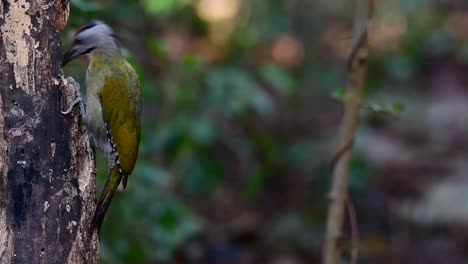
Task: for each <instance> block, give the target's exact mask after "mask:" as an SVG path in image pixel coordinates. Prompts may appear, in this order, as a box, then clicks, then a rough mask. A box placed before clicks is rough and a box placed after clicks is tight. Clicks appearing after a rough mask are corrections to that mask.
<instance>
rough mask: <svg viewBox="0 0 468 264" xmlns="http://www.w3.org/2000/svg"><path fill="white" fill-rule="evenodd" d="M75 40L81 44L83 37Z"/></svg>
mask: <svg viewBox="0 0 468 264" xmlns="http://www.w3.org/2000/svg"><path fill="white" fill-rule="evenodd" d="M74 42H75V43H74V44H75V45H76V44H81V43H82V42H83V38H76V39H75V41H74Z"/></svg>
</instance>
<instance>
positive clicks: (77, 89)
mask: <svg viewBox="0 0 468 264" xmlns="http://www.w3.org/2000/svg"><path fill="white" fill-rule="evenodd" d="M67 80H68V81H70V82H71V85H73V87H74V88H75V92H76V99H75V100H74V101H73V102H72V103H71V105H70V107H68V109H67V110H65V111H60V112H61V113H62V114H63V115H68V114H70V113H71V111H72V110H73V108H74V107H75V105H77V104H79V105H80V111H81V114H82V115H84V114H85V106H84V104H83V99H82V97H81V90H80V85H79V84H78V83H77V82H76V81H75V80H73V78H71V77H68V78H67Z"/></svg>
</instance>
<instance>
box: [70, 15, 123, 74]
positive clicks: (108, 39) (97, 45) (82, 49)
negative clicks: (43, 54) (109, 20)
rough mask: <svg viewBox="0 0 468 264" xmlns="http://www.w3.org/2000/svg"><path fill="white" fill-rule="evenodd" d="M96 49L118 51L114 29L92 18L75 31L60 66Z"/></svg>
mask: <svg viewBox="0 0 468 264" xmlns="http://www.w3.org/2000/svg"><path fill="white" fill-rule="evenodd" d="M96 51H103V52H106V51H109V52H113V51H116V52H119V44H118V41H117V38H116V36H115V34H114V31H113V30H112V28H111V27H109V26H108V25H106V24H105V23H104V22H102V21H100V20H92V21H91V22H89V23H88V24H86V25H84V26H82V27H80V28H79V29H78V30H77V31H76V33H75V36H74V37H73V44H72V47H71V48H70V50H69V51H67V52H66V53H65V55H64V56H63V62H62V67H63V66H65V65H66V64H67V63H68V62H70V61H72V60H73V59H75V58H77V57H79V56H81V55H89V54H92V53H93V52H96Z"/></svg>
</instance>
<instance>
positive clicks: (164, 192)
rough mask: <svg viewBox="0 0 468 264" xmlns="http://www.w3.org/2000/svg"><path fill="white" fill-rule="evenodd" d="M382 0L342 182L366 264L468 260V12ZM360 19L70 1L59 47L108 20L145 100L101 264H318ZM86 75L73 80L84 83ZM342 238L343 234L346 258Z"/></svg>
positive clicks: (300, 3) (318, 0)
mask: <svg viewBox="0 0 468 264" xmlns="http://www.w3.org/2000/svg"><path fill="white" fill-rule="evenodd" d="M376 2H377V12H376V19H375V21H374V26H373V29H372V31H371V34H370V45H371V53H370V62H369V72H368V78H367V83H366V105H365V106H364V107H363V109H362V117H363V123H362V125H361V128H360V130H359V131H358V135H357V141H356V145H355V151H354V158H353V161H352V164H351V178H350V186H349V190H350V194H351V197H352V199H353V203H354V206H355V207H356V213H357V219H358V224H359V238H360V246H359V249H360V255H359V263H424V264H427V263H467V261H468V175H467V174H468V163H467V161H468V155H467V154H468V94H467V91H468V90H467V85H468V44H467V43H468V42H467V41H468V3H467V2H466V1H463V0H411V1H409V0H377V1H376ZM354 5H355V2H354V1H348V0H313V1H311V0H138V1H130V0H129V1H117V0H100V1H91V0H72V1H71V15H70V20H69V23H68V27H67V30H66V31H65V32H64V33H63V42H64V49H66V48H67V47H69V45H70V42H71V38H72V36H73V33H74V31H75V30H76V29H77V28H78V27H79V26H80V25H82V24H85V23H87V22H88V21H89V20H90V19H92V18H99V19H101V20H104V21H105V22H107V23H108V24H110V25H111V26H112V27H113V28H114V29H115V31H116V33H117V35H118V36H119V37H120V40H121V42H122V43H123V46H124V47H125V49H124V51H123V52H124V54H125V56H127V57H128V59H129V61H130V62H131V63H132V65H134V67H135V68H136V69H137V72H138V74H139V76H140V79H141V82H142V85H143V93H144V100H145V103H144V111H143V131H142V133H143V134H142V141H141V148H140V154H139V160H138V162H137V165H136V169H135V171H134V173H133V175H132V176H131V178H130V180H129V186H128V189H127V191H126V192H124V193H119V194H117V196H116V197H115V198H114V202H113V204H112V206H111V208H110V211H109V213H108V217H107V219H106V221H105V222H104V226H103V230H102V239H101V255H102V263H113V264H119V263H174V264H177V263H187V264H190V263H203V264H221V263H222V264H225V263H226V264H231V263H232V264H250V263H255V264H263V263H266V264H270V263H271V264H301V263H319V261H320V255H321V246H322V241H323V235H324V227H325V220H326V219H325V218H326V213H327V205H328V200H327V192H328V190H329V186H330V160H331V159H332V157H333V154H334V153H335V151H336V148H335V142H336V137H337V131H338V128H339V122H340V117H341V114H342V102H341V100H340V98H341V97H342V95H343V93H345V92H346V91H345V90H344V84H345V74H346V71H345V66H344V65H345V62H346V57H347V55H348V53H349V51H350V42H351V41H350V40H351V29H352V22H353V15H354ZM85 67H86V62H85V61H82V62H81V63H74V64H72V65H70V66H67V68H66V74H67V75H71V76H73V77H75V78H76V79H77V80H79V81H80V82H81V84H82V86H84V82H83V79H84V71H85ZM98 168H99V173H98V174H99V178H98V181H99V190H100V189H101V188H102V186H103V183H104V179H105V172H106V164H105V162H104V160H103V158H102V156H99V160H98ZM348 239H349V226H348V224H347V225H346V228H345V236H344V239H343V251H344V255H345V256H346V255H347V254H348V252H349V240H348ZM343 263H347V262H346V260H345V261H344V262H343Z"/></svg>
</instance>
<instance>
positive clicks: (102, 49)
mask: <svg viewBox="0 0 468 264" xmlns="http://www.w3.org/2000/svg"><path fill="white" fill-rule="evenodd" d="M81 55H86V57H87V58H88V61H89V65H88V69H87V71H86V95H85V96H86V98H85V107H81V109H82V110H81V111H84V113H82V116H83V119H84V123H85V125H86V127H87V129H88V131H89V133H90V138H91V141H92V144H93V145H94V146H95V147H96V148H98V149H99V150H100V151H102V152H103V153H104V155H105V157H106V159H107V164H108V175H107V181H106V185H105V186H104V189H103V191H102V193H101V196H100V198H99V201H98V203H97V206H96V211H95V212H94V216H93V219H92V222H91V228H93V229H94V228H97V229H98V230H99V229H100V227H101V224H102V221H103V219H104V216H105V214H106V212H107V209H109V205H110V203H111V200H112V197H113V196H114V193H115V191H116V190H117V187H118V186H119V184H120V183H121V182H122V186H123V188H124V190H125V188H126V187H127V179H128V176H129V175H130V174H131V173H132V171H133V168H134V167H135V162H136V159H137V155H138V145H139V142H140V129H141V128H140V125H141V105H142V95H141V85H140V81H139V80H138V76H137V74H136V72H135V70H134V69H133V68H132V66H131V65H130V64H129V63H128V62H127V60H126V59H125V58H124V57H123V56H122V54H121V52H120V44H119V42H118V40H117V38H116V36H115V34H114V32H113V30H112V29H111V28H110V27H109V26H108V25H106V24H105V23H103V22H102V21H99V20H93V21H91V22H90V23H88V24H86V25H84V26H82V27H80V28H79V29H78V30H77V31H76V33H75V35H74V38H73V44H72V47H71V48H70V50H69V51H67V52H66V53H65V54H64V56H63V62H62V67H63V66H65V65H66V64H67V63H68V62H70V61H72V60H73V59H75V58H77V57H79V56H81ZM78 92H79V91H78ZM77 96H78V98H77V99H76V100H75V101H74V102H73V103H72V105H71V106H70V107H69V108H68V109H67V110H66V111H62V113H63V114H69V113H70V112H71V111H72V109H73V107H74V106H75V105H76V104H77V103H80V105H81V106H82V100H81V95H80V93H77Z"/></svg>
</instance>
